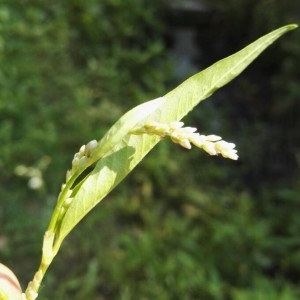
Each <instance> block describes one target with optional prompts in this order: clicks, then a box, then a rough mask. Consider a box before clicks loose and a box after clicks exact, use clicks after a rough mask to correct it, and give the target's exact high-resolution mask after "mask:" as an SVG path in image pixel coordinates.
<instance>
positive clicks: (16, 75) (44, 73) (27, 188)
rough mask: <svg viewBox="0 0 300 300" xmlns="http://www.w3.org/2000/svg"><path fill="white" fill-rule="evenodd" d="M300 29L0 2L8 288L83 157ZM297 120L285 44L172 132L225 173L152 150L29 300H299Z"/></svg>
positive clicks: (79, 5) (293, 43)
mask: <svg viewBox="0 0 300 300" xmlns="http://www.w3.org/2000/svg"><path fill="white" fill-rule="evenodd" d="M190 3H192V5H190ZM208 4H209V5H208ZM299 19H300V5H299V1H295V0H286V1H276V0H252V1H251V0H247V1H240V0H210V1H207V4H206V5H203V1H200V0H198V1H197V0H194V1H181V2H180V1H179V2H174V1H173V2H172V1H169V2H168V1H165V2H164V1H159V0H152V1H147V0H129V1H122V0H103V1H99V0H89V1H84V0H65V1H59V0H53V1H46V2H45V1H42V0H20V1H11V0H2V1H1V3H0V66H1V68H0V141H1V157H0V183H1V188H0V261H1V262H2V263H4V264H6V265H8V266H9V267H10V268H12V269H13V270H14V271H15V273H16V274H17V276H18V277H19V279H20V281H21V284H22V286H23V288H25V287H26V285H27V282H28V281H29V280H30V279H32V277H33V274H34V272H35V271H36V269H37V267H38V264H39V260H40V252H41V242H42V237H43V233H44V231H45V229H46V227H47V224H48V222H49V218H50V215H51V211H52V209H53V207H54V205H55V200H56V196H57V194H58V192H59V190H60V185H61V184H62V182H63V180H64V176H65V172H66V170H67V169H68V168H69V166H70V162H71V160H72V157H73V155H74V153H75V152H77V151H78V149H79V147H80V146H81V145H82V144H85V143H86V142H88V141H90V140H92V139H95V138H96V139H100V138H101V136H102V135H103V134H104V132H105V131H106V130H107V129H108V128H109V127H110V126H111V125H112V124H113V123H114V122H115V121H116V120H117V119H118V118H119V117H120V116H121V115H122V114H123V113H125V112H126V111H127V110H128V109H130V108H132V107H133V106H135V105H137V104H139V103H142V102H144V101H146V100H150V99H152V98H156V97H158V96H160V95H163V94H164V93H165V92H167V91H168V90H170V89H171V88H173V87H175V86H176V85H177V84H178V83H179V82H180V81H181V80H182V79H184V78H186V76H188V75H190V74H192V73H194V72H197V71H200V70H201V69H203V68H205V67H207V66H209V65H210V64H211V63H213V62H215V61H217V60H219V59H221V58H223V57H225V56H227V55H229V54H231V53H233V52H235V51H237V50H239V49H241V48H242V47H244V46H245V45H246V44H248V43H250V42H251V41H253V40H255V39H256V38H258V37H259V36H261V35H263V34H265V33H267V32H269V31H271V30H273V29H276V28H277V27H280V26H282V25H285V24H288V23H294V22H299ZM299 112H300V34H299V29H298V30H297V31H295V32H292V33H289V34H288V35H286V36H284V37H283V38H282V39H280V40H279V41H278V42H276V43H275V44H274V45H273V46H271V48H269V49H268V50H267V51H266V52H265V53H264V54H263V55H262V56H261V57H260V58H259V59H258V60H257V61H256V62H255V63H253V65H252V66H250V67H249V68H248V69H247V71H246V72H245V73H243V74H242V75H241V76H240V77H238V79H236V80H235V81H234V82H232V83H231V84H230V85H229V86H227V87H225V88H224V89H222V90H221V91H219V92H217V93H216V94H215V95H213V96H212V97H211V99H210V100H207V101H205V102H203V103H201V104H200V105H199V106H198V107H197V108H196V109H195V110H194V111H193V112H192V113H191V114H190V115H189V116H188V118H186V119H185V122H186V123H187V124H188V125H189V126H195V127H198V129H199V131H200V132H201V133H203V134H211V133H214V134H217V135H220V136H222V137H223V138H224V139H225V140H228V141H233V142H235V143H236V144H237V148H238V150H239V155H240V159H239V161H238V162H233V161H228V160H225V159H222V158H220V157H208V156H207V155H206V154H205V153H202V152H201V151H199V149H193V150H190V151H186V150H184V149H181V148H180V147H178V146H176V145H174V144H171V143H170V142H169V141H163V142H161V143H160V144H159V145H158V146H157V147H156V148H155V149H154V150H153V151H152V152H151V153H150V154H149V155H148V156H147V158H146V159H145V160H144V161H143V162H142V163H141V164H140V165H139V166H138V167H137V168H136V169H135V170H134V171H133V172H132V174H130V176H129V177H128V178H126V179H125V180H124V181H123V182H122V183H121V184H120V186H118V187H117V189H116V190H115V191H113V192H112V193H111V194H110V195H109V196H108V197H107V198H106V199H105V200H104V201H103V202H102V203H100V205H98V206H97V207H96V208H95V209H94V210H93V211H92V212H91V213H90V214H89V215H88V216H87V217H86V218H85V219H84V220H83V221H82V222H81V223H80V225H79V226H78V227H77V228H76V229H75V230H74V231H73V232H72V233H71V235H70V236H69V237H68V238H67V240H66V241H65V242H64V244H63V247H62V249H61V252H60V253H59V254H58V256H57V258H56V259H55V260H54V262H53V264H52V265H51V267H50V269H49V271H48V273H47V275H46V278H45V281H44V282H43V286H42V288H41V290H40V299H49V300H50V299H58V300H61V299H67V300H68V299H75V300H83V299H97V300H102V299H120V300H129V299H141V300H144V299H145V300H146V299H162V300H169V299H174V300H176V299H180V300H185V299H205V300H210V299H217V300H219V299H224V300H225V299H242V300H244V299H245V300H248V299H249V300H250V299H251V300H252V299H257V300H260V299H261V300H266V299H271V300H276V299H278V300H279V299H280V300H290V299H300V287H299V278H300V236H299V233H300V217H299V213H300V176H299V175H300V174H299V162H300V130H299V129H300V118H299Z"/></svg>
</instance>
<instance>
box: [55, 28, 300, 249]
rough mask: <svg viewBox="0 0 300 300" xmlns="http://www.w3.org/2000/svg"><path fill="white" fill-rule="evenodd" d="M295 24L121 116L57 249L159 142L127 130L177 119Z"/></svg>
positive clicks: (70, 210) (73, 205)
mask: <svg viewBox="0 0 300 300" xmlns="http://www.w3.org/2000/svg"><path fill="white" fill-rule="evenodd" d="M296 27H297V26H296V25H294V24H291V25H287V26H284V27H281V28H279V29H277V30H275V31H273V32H271V33H269V34H266V35H265V36H263V37H261V38H259V39H258V40H256V41H255V42H253V43H251V44H250V45H248V46H247V47H245V48H243V49H242V50H240V51H238V52H237V53H235V54H233V55H231V56H229V57H226V58H224V59H222V60H220V61H218V62H217V63H215V64H213V65H212V66H211V67H209V68H207V69H205V70H204V71H202V72H200V73H198V74H196V75H194V76H192V77H190V78H189V79H187V80H186V81H184V82H183V83H182V84H181V85H179V86H178V87H177V88H175V89H174V90H172V91H171V92H169V93H167V94H166V95H165V96H164V97H161V98H158V99H155V100H152V101H149V102H146V103H144V104H142V105H139V106H138V107H135V108H133V109H132V110H131V111H129V112H128V113H127V114H125V115H124V116H123V117H122V118H121V119H120V120H119V121H118V122H117V123H116V124H115V125H114V126H113V127H112V128H111V129H110V130H109V132H108V133H107V134H106V135H105V136H104V138H103V139H102V140H101V141H100V145H101V148H100V150H99V151H100V152H101V151H102V152H101V155H100V156H101V159H100V160H99V161H98V163H97V165H96V167H95V169H94V170H93V171H92V172H91V173H90V175H89V176H88V177H87V178H86V179H85V181H84V182H83V183H82V185H81V186H80V188H79V189H78V191H77V194H76V195H75V197H74V199H73V202H72V203H71V205H70V207H69V208H68V210H67V212H66V214H65V216H64V218H63V220H62V223H61V227H60V232H59V235H58V237H57V239H56V247H59V246H60V244H61V242H62V241H63V239H64V238H65V237H66V236H67V234H68V233H69V232H70V231H71V230H72V229H73V228H74V227H75V226H76V224H77V223H78V222H79V221H80V220H81V219H82V218H83V217H84V216H85V215H86V214H87V213H88V212H89V211H90V210H91V209H92V208H94V207H95V206H96V205H97V204H98V203H99V202H100V201H101V200H102V199H103V198H104V197H105V196H106V195H107V194H108V193H109V192H110V191H111V190H112V189H113V188H114V187H115V186H116V185H117V184H118V183H119V182H120V181H121V180H122V179H123V178H124V177H125V176H126V175H127V174H128V173H129V172H130V171H132V169H133V168H134V167H135V166H136V165H137V164H138V163H139V162H140V161H141V160H142V159H143V158H144V156H145V155H146V154H147V153H148V152H149V151H150V150H151V149H152V148H153V147H154V146H155V145H156V144H157V143H158V142H159V138H157V137H155V136H149V135H141V136H134V135H130V134H129V132H130V130H131V129H133V128H134V127H137V126H143V125H144V124H145V123H147V122H153V121H157V122H162V123H169V122H172V121H178V120H180V119H181V118H182V117H184V116H185V115H186V114H187V113H188V112H189V111H190V110H192V109H193V108H194V107H195V106H196V105H197V104H198V103H199V102H200V101H202V100H204V99H206V98H208V97H209V96H210V95H212V94H213V93H214V92H215V91H216V90H218V89H219V88H220V87H222V86H224V85H225V84H227V83H228V82H230V81H231V80H232V79H233V78H235V77H236V76H238V75H239V74H240V73H241V72H242V71H243V70H244V69H245V68H246V67H247V66H248V65H249V64H250V63H251V62H252V61H253V60H254V59H255V58H256V57H257V56H258V55H259V54H260V53H261V52H263V51H264V50H265V49H266V48H267V47H268V46H269V45H271V44H272V43H273V42H274V41H275V40H277V39H278V38H279V37H280V36H282V35H283V34H285V33H286V32H288V31H290V30H293V29H295V28H296ZM135 114H137V116H136V115H135ZM103 149H104V150H103Z"/></svg>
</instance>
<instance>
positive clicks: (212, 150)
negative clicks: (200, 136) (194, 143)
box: [202, 141, 218, 155]
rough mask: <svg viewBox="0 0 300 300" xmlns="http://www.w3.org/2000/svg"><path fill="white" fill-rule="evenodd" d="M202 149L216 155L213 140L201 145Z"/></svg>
mask: <svg viewBox="0 0 300 300" xmlns="http://www.w3.org/2000/svg"><path fill="white" fill-rule="evenodd" d="M202 148H203V150H204V151H206V152H207V153H208V154H209V155H217V154H218V152H217V151H216V149H215V144H214V143H213V142H209V141H207V142H205V143H204V144H203V146H202Z"/></svg>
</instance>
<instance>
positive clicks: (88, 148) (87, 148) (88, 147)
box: [84, 140, 98, 157]
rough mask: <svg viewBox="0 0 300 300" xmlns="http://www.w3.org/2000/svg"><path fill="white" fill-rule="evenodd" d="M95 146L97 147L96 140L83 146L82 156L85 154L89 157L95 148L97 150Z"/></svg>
mask: <svg viewBox="0 0 300 300" xmlns="http://www.w3.org/2000/svg"><path fill="white" fill-rule="evenodd" d="M97 146H98V142H97V141H96V140H92V141H90V142H89V143H88V144H87V145H86V146H85V152H84V154H85V155H86V156H88V157H89V156H90V155H91V153H92V151H93V150H94V149H95V148H97Z"/></svg>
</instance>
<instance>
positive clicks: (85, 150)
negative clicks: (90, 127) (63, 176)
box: [67, 140, 98, 179]
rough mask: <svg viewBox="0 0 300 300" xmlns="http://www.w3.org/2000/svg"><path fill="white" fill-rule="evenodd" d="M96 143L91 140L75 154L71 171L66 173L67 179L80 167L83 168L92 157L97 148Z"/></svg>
mask: <svg viewBox="0 0 300 300" xmlns="http://www.w3.org/2000/svg"><path fill="white" fill-rule="evenodd" d="M97 146H98V142H97V141H96V140H92V141H90V142H89V143H87V144H86V145H83V146H81V147H80V149H79V152H77V153H75V155H74V158H73V160H72V169H71V170H70V171H68V172H67V179H68V178H69V177H70V176H71V174H72V173H73V172H74V171H76V170H77V169H78V168H80V167H81V166H85V165H86V164H87V162H88V160H89V159H90V157H92V154H93V151H94V150H95V149H96V148H97Z"/></svg>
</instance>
